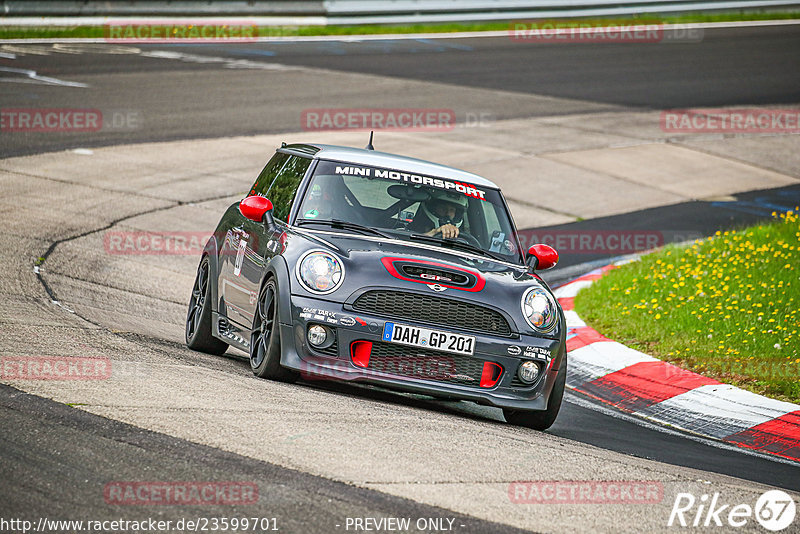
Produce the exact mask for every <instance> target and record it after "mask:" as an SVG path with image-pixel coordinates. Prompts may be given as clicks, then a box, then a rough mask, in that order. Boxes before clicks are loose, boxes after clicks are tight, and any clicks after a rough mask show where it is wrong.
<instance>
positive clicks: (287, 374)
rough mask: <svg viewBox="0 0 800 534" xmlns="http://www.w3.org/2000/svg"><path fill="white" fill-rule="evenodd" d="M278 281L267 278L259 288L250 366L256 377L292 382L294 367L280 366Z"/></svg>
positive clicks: (251, 340) (294, 378) (251, 336)
mask: <svg viewBox="0 0 800 534" xmlns="http://www.w3.org/2000/svg"><path fill="white" fill-rule="evenodd" d="M278 308H279V306H278V284H276V283H275V280H274V279H270V280H269V281H267V283H266V284H264V286H263V287H262V288H261V293H260V294H259V296H258V307H257V308H256V315H255V317H253V330H252V333H251V334H250V368H251V369H252V370H253V374H254V375H256V376H257V377H259V378H270V379H272V380H280V381H281V382H294V381H295V380H297V378H298V374H297V372H296V371H294V370H291V369H286V368H285V367H282V366H281V333H280V321H279V313H278Z"/></svg>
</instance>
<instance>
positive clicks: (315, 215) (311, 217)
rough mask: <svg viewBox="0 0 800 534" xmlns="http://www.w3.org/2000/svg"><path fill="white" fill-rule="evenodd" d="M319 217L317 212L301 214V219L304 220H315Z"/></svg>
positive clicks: (309, 211) (310, 211)
mask: <svg viewBox="0 0 800 534" xmlns="http://www.w3.org/2000/svg"><path fill="white" fill-rule="evenodd" d="M318 216H319V212H318V211H317V210H308V211H307V212H305V213H304V214H303V217H304V218H306V219H316V218H317V217H318Z"/></svg>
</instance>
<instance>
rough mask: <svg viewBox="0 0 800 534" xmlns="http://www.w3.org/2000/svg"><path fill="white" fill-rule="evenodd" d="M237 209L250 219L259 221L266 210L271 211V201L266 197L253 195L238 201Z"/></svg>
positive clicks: (262, 218)
mask: <svg viewBox="0 0 800 534" xmlns="http://www.w3.org/2000/svg"><path fill="white" fill-rule="evenodd" d="M239 211H241V212H242V215H244V216H245V217H247V218H248V219H250V220H251V221H255V222H261V221H263V220H264V215H265V214H266V213H267V212H268V211H272V202H270V200H269V199H268V198H264V197H260V196H258V195H253V196H250V197H247V198H246V199H244V200H242V201H241V202H239Z"/></svg>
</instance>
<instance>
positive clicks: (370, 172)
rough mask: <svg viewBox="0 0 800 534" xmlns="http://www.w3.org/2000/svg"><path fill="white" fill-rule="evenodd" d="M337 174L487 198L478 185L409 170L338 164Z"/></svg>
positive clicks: (482, 198)
mask: <svg viewBox="0 0 800 534" xmlns="http://www.w3.org/2000/svg"><path fill="white" fill-rule="evenodd" d="M336 174H345V175H348V176H364V177H367V178H372V177H374V178H386V179H389V180H397V181H400V182H406V183H412V184H419V185H427V186H429V187H436V188H438V189H444V190H445V191H447V190H450V189H454V190H456V191H457V192H459V193H463V194H464V195H466V196H468V197H472V198H478V199H480V200H486V192H485V191H482V190H480V189H477V188H476V187H474V186H472V185H469V184H463V183H461V182H455V181H452V182H451V181H449V180H443V179H441V178H433V177H431V176H421V175H419V174H411V173H408V172H399V171H390V170H387V169H378V168H373V167H354V166H350V165H345V166H340V165H336Z"/></svg>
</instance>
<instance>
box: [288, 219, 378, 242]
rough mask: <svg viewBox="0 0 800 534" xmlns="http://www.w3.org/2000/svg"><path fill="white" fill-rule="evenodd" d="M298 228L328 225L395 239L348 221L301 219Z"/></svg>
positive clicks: (297, 223)
mask: <svg viewBox="0 0 800 534" xmlns="http://www.w3.org/2000/svg"><path fill="white" fill-rule="evenodd" d="M295 224H296V225H297V226H304V225H306V224H327V225H329V226H331V227H332V228H344V229H347V230H355V231H357V232H363V233H366V234H372V235H377V236H381V237H385V238H386V239H394V238H393V237H392V236H390V235H389V234H385V233H383V232H381V231H380V230H376V229H375V228H370V227H369V226H362V225H360V224H356V223H352V222H348V221H340V220H339V219H300V220H299V221H297V222H296V223H295Z"/></svg>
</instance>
